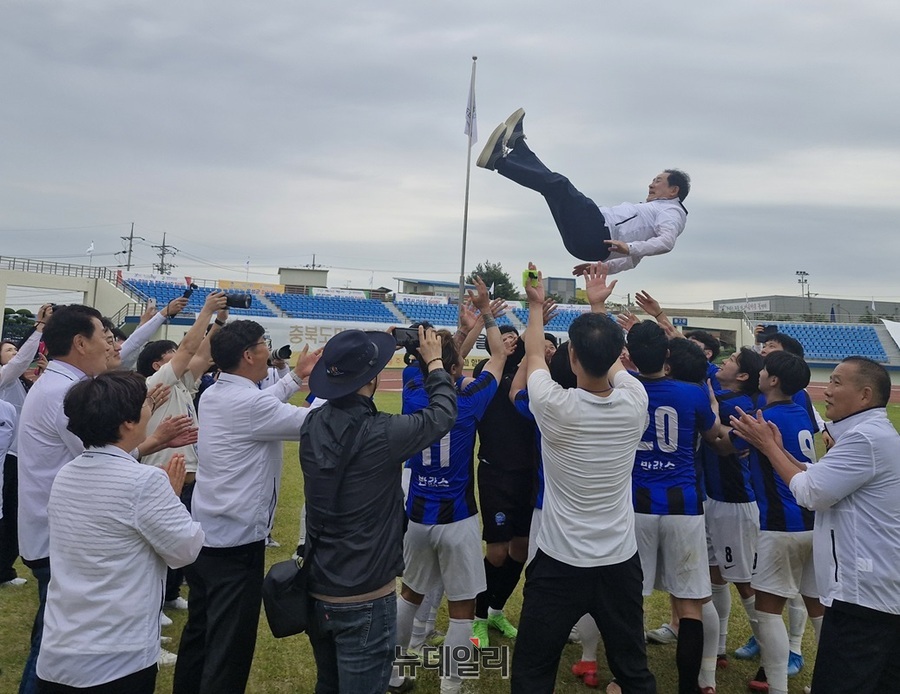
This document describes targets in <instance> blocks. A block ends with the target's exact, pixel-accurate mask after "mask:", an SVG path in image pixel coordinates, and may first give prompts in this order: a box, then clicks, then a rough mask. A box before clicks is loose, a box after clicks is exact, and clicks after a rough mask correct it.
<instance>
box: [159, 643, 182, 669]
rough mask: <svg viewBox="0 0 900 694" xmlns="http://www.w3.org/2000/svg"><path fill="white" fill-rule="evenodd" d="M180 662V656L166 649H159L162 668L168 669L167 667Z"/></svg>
mask: <svg viewBox="0 0 900 694" xmlns="http://www.w3.org/2000/svg"><path fill="white" fill-rule="evenodd" d="M177 660H178V656H177V655H175V654H174V653H172V652H171V651H167V650H166V649H165V648H160V649H159V660H158V661H157V662H158V663H159V666H160V667H166V666H167V665H174V664H175V661H177Z"/></svg>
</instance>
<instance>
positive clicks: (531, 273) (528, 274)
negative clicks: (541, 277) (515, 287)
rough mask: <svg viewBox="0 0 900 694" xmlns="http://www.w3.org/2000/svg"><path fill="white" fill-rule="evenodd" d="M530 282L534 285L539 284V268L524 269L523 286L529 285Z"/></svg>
mask: <svg viewBox="0 0 900 694" xmlns="http://www.w3.org/2000/svg"><path fill="white" fill-rule="evenodd" d="M529 282H530V283H531V286H532V287H537V286H538V272H537V270H523V271H522V286H523V287H527V286H528V284H529Z"/></svg>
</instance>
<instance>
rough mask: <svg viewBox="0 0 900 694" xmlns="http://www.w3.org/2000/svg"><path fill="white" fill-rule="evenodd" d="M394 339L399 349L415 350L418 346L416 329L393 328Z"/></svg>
mask: <svg viewBox="0 0 900 694" xmlns="http://www.w3.org/2000/svg"><path fill="white" fill-rule="evenodd" d="M394 339H395V340H396V341H397V345H398V346H400V347H406V348H407V349H416V348H418V346H419V329H418V328H394Z"/></svg>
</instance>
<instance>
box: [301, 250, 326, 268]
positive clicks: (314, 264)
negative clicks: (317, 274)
mask: <svg viewBox="0 0 900 694" xmlns="http://www.w3.org/2000/svg"><path fill="white" fill-rule="evenodd" d="M303 267H308V268H309V269H310V270H315V269H316V268H317V267H322V266H321V265H316V254H315V253H313V261H312V265H310V264H309V263H307V264H306V265H304V266H303Z"/></svg>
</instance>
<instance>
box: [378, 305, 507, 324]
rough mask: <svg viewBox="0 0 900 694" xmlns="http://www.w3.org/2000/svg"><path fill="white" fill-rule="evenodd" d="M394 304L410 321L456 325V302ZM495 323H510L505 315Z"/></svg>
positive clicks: (457, 313)
mask: <svg viewBox="0 0 900 694" xmlns="http://www.w3.org/2000/svg"><path fill="white" fill-rule="evenodd" d="M395 306H396V307H397V308H398V309H400V312H401V313H402V314H403V315H404V316H406V317H407V318H409V322H410V323H416V322H419V321H428V322H429V323H431V324H432V325H434V326H436V327H439V328H448V327H456V324H457V317H458V315H459V309H458V308H457V306H456V304H426V303H422V302H418V301H398V302H397V303H396V304H395ZM497 325H512V323H511V322H510V320H509V319H508V318H507V317H506V316H501V317H500V318H499V319H497Z"/></svg>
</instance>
